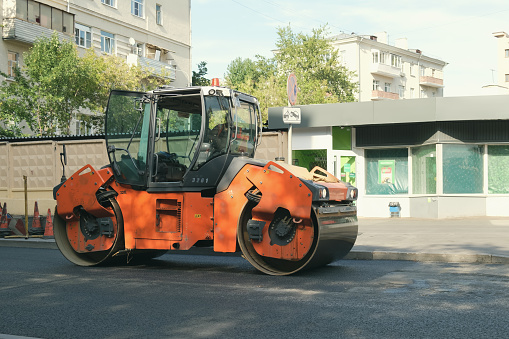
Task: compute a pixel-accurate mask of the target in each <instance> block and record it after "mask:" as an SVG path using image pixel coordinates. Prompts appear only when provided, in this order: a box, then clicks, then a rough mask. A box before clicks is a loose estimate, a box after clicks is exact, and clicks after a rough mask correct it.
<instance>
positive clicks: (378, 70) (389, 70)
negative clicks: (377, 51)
mask: <svg viewBox="0 0 509 339" xmlns="http://www.w3.org/2000/svg"><path fill="white" fill-rule="evenodd" d="M371 74H377V75H381V76H384V77H389V78H396V77H400V76H402V74H403V73H402V72H401V69H399V68H397V67H392V66H390V65H386V64H379V63H372V64H371Z"/></svg>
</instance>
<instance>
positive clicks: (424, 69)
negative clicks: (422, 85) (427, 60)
mask: <svg viewBox="0 0 509 339" xmlns="http://www.w3.org/2000/svg"><path fill="white" fill-rule="evenodd" d="M425 75H426V67H424V66H421V77H423V76H425Z"/></svg>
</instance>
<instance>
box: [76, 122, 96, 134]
mask: <svg viewBox="0 0 509 339" xmlns="http://www.w3.org/2000/svg"><path fill="white" fill-rule="evenodd" d="M75 127H76V130H75V134H76V135H91V134H92V132H93V131H92V128H91V127H90V126H89V124H88V123H87V122H86V121H83V120H76V122H75Z"/></svg>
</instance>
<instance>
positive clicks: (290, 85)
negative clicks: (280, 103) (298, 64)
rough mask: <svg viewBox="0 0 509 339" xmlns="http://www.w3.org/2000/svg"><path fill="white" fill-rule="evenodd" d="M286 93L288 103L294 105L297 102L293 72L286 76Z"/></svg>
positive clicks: (295, 78)
mask: <svg viewBox="0 0 509 339" xmlns="http://www.w3.org/2000/svg"><path fill="white" fill-rule="evenodd" d="M286 93H287V94H288V102H289V103H290V105H291V106H293V105H295V103H296V102H297V77H296V76H295V74H293V73H291V74H290V75H289V76H288V81H287V82H286Z"/></svg>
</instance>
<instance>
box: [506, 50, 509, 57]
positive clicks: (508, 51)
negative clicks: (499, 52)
mask: <svg viewBox="0 0 509 339" xmlns="http://www.w3.org/2000/svg"><path fill="white" fill-rule="evenodd" d="M505 57H506V58H509V49H506V50H505Z"/></svg>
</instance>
